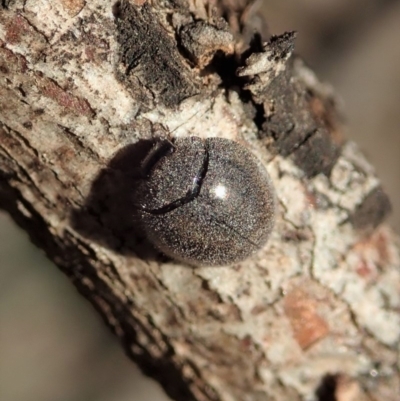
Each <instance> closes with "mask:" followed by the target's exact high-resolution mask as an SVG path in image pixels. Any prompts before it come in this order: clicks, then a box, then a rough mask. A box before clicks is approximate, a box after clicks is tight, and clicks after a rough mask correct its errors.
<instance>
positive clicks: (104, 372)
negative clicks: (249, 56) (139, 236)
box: [0, 0, 400, 401]
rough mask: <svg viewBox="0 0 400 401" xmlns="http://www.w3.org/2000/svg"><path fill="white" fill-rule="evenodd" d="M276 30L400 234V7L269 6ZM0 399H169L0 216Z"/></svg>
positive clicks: (362, 0) (383, 1) (277, 1)
mask: <svg viewBox="0 0 400 401" xmlns="http://www.w3.org/2000/svg"><path fill="white" fill-rule="evenodd" d="M260 4H261V6H262V11H263V13H264V14H265V16H266V18H267V21H268V23H269V27H270V31H271V32H272V33H274V34H279V33H282V32H284V31H285V30H296V31H298V37H297V52H298V53H299V54H301V55H302V56H303V57H304V58H305V60H306V61H307V62H308V64H309V65H310V66H311V67H312V68H313V69H314V70H315V71H316V72H317V74H318V75H319V77H320V78H321V79H322V80H323V81H327V82H330V83H331V84H332V85H333V87H334V88H335V90H336V92H337V94H338V95H339V96H340V97H341V98H342V100H343V104H344V107H343V110H345V113H346V117H347V121H348V125H347V126H348V133H347V135H348V137H349V138H351V139H354V140H355V141H356V142H357V143H358V144H359V146H360V147H361V148H362V149H363V150H364V152H365V154H366V155H367V157H368V158H369V159H370V161H371V162H372V163H373V165H374V166H375V167H376V170H377V173H378V175H379V176H380V178H381V179H382V183H383V186H384V188H385V189H386V191H387V193H388V194H389V195H390V197H391V200H392V203H393V207H394V213H393V214H392V217H391V223H392V225H393V227H394V228H395V230H397V232H399V233H400V196H399V195H400V178H399V176H400V2H399V1H397V0H396V1H395V0H352V1H348V0H323V1H321V0H285V1H281V0H264V1H263V2H261V3H260ZM0 400H2V401H3V400H4V401H28V400H29V401H81V400H82V401H91V400H93V401H94V400H96V401H111V400H112V401H125V400H131V401H146V400H149V401H163V400H164V401H165V400H167V397H166V396H165V395H163V393H162V390H161V389H160V387H159V386H158V385H157V384H156V383H154V382H152V381H151V380H149V379H147V378H145V377H143V376H142V375H141V374H140V373H139V372H138V370H137V369H136V367H135V366H134V365H133V364H132V363H131V362H130V361H129V360H128V359H127V357H125V355H124V354H123V352H122V350H121V349H120V347H119V346H118V344H117V342H116V341H115V339H114V338H113V337H112V336H111V334H110V333H109V332H108V330H107V329H106V327H105V326H104V325H103V324H102V322H101V321H100V318H99V317H98V316H97V314H96V313H94V311H93V310H92V307H91V306H90V305H89V304H88V303H87V302H86V301H85V300H84V299H83V298H81V297H80V296H79V295H78V293H77V292H76V291H75V289H74V287H73V286H72V285H71V284H70V283H69V282H68V280H67V279H66V277H64V275H63V274H62V273H61V272H59V271H58V270H57V268H56V267H55V266H53V265H52V263H51V262H49V261H48V260H47V259H46V258H45V256H44V255H43V253H42V252H41V251H40V250H38V249H36V248H35V247H34V246H33V245H32V244H30V242H29V240H28V238H27V236H26V235H25V233H24V232H22V231H21V230H20V229H19V228H17V227H16V226H15V225H14V224H13V222H12V221H11V220H10V218H9V217H8V216H7V215H5V214H4V213H1V212H0Z"/></svg>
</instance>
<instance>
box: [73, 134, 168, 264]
mask: <svg viewBox="0 0 400 401" xmlns="http://www.w3.org/2000/svg"><path fill="white" fill-rule="evenodd" d="M155 142H156V140H139V141H138V142H137V143H135V144H132V145H128V146H126V147H125V148H124V149H122V150H121V151H119V152H118V153H117V154H116V156H115V157H114V158H113V159H112V160H111V161H110V163H109V164H108V166H107V167H106V168H104V169H102V170H101V171H100V173H99V175H98V177H97V178H96V180H95V181H94V182H93V184H92V188H91V190H90V194H89V196H88V198H87V200H86V202H85V204H84V206H83V207H82V208H81V209H78V210H74V211H73V213H72V216H71V219H72V226H73V227H74V229H75V230H77V231H78V232H79V233H80V234H81V235H82V236H84V237H86V238H89V239H91V240H92V241H95V242H96V243H98V244H100V245H102V246H105V247H107V248H109V249H112V250H113V251H115V252H117V253H119V254H123V255H136V256H137V257H139V258H141V259H145V260H157V261H164V262H165V261H167V260H169V259H167V258H166V256H164V255H163V254H162V253H161V252H159V251H158V250H156V249H155V248H154V247H153V246H152V245H151V244H150V243H149V242H148V241H147V239H146V234H145V232H144V229H143V227H142V226H141V224H140V221H139V219H138V218H137V213H136V210H137V209H136V208H135V206H134V193H135V186H136V183H137V182H138V180H139V179H141V178H142V175H141V173H142V171H141V166H142V163H143V160H144V159H145V157H146V156H147V154H148V153H149V151H150V149H151V148H152V147H153V146H154V143H155Z"/></svg>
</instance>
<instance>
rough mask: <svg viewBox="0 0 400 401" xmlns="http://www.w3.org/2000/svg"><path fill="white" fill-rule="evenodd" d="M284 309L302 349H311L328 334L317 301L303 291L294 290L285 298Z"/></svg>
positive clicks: (326, 325) (327, 328)
mask: <svg viewBox="0 0 400 401" xmlns="http://www.w3.org/2000/svg"><path fill="white" fill-rule="evenodd" d="M284 309H285V313H286V316H287V317H288V319H289V321H290V324H291V326H292V329H293V335H294V338H295V339H296V341H297V343H298V344H299V345H300V347H301V348H302V349H306V348H309V347H310V346H311V345H313V344H314V343H315V342H317V341H319V340H321V339H322V338H324V337H325V336H326V335H327V334H328V332H329V327H328V324H327V323H326V321H325V320H324V319H322V317H320V316H319V315H318V313H317V307H316V300H315V299H313V298H311V297H310V296H308V295H307V294H306V293H305V292H304V291H303V290H300V289H298V288H294V289H293V290H292V291H290V292H289V293H288V294H287V295H286V296H285V300H284Z"/></svg>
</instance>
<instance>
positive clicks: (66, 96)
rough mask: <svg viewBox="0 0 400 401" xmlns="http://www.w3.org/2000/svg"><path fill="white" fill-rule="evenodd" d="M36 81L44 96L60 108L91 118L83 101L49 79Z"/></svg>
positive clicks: (90, 111) (90, 113) (89, 108)
mask: <svg viewBox="0 0 400 401" xmlns="http://www.w3.org/2000/svg"><path fill="white" fill-rule="evenodd" d="M37 81H38V84H39V87H40V89H41V90H42V93H43V95H44V96H46V97H48V98H51V99H53V100H55V101H56V102H57V103H58V104H59V105H60V106H62V107H64V108H66V109H67V110H68V111H70V112H72V113H74V114H80V115H85V116H93V114H94V112H93V110H92V108H91V107H90V105H89V103H88V102H87V101H86V100H85V99H82V98H80V97H77V96H74V95H71V94H70V93H68V92H66V91H65V90H64V89H62V88H61V87H59V86H58V85H57V84H56V83H55V82H54V81H52V80H51V79H47V78H43V77H37Z"/></svg>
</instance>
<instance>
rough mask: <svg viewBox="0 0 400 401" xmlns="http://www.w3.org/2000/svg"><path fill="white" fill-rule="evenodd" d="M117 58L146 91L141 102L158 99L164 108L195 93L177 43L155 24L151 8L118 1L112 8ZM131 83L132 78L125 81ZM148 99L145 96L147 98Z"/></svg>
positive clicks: (191, 78) (126, 71)
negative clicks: (118, 51) (118, 54)
mask: <svg viewBox="0 0 400 401" xmlns="http://www.w3.org/2000/svg"><path fill="white" fill-rule="evenodd" d="M114 13H115V17H116V20H115V21H116V27H117V41H118V42H119V45H120V60H121V62H122V64H123V65H124V68H125V71H124V72H125V75H127V76H128V77H131V76H134V78H135V79H136V80H140V81H141V82H142V84H143V86H144V87H146V88H147V89H148V90H149V91H150V94H149V93H145V94H144V97H143V99H142V100H143V101H146V100H147V103H148V102H150V101H151V100H152V99H151V98H152V97H154V98H159V99H160V100H161V101H162V102H163V103H164V104H165V105H166V106H167V107H173V106H176V105H178V104H179V103H180V102H181V101H182V100H183V99H185V98H187V97H190V96H192V95H194V94H195V93H196V84H195V77H194V75H193V74H191V72H190V69H189V68H188V67H187V66H186V65H184V64H183V62H182V61H183V59H182V58H181V56H180V54H179V52H178V50H177V47H176V43H175V42H174V40H173V38H172V37H171V36H169V34H168V32H167V31H166V30H165V29H163V28H162V26H161V24H158V23H157V22H156V21H157V16H156V14H155V13H154V12H153V11H152V7H151V6H150V5H149V4H148V3H146V4H144V5H143V6H142V7H135V6H133V5H132V4H130V3H129V2H126V1H125V2H120V3H119V4H118V5H117V6H116V7H115V9H114ZM127 85H130V86H132V85H134V81H132V80H130V81H127ZM146 98H147V99H146Z"/></svg>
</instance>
